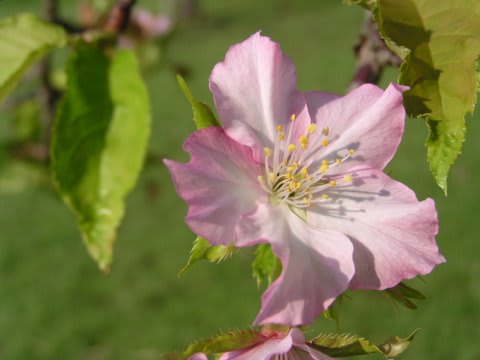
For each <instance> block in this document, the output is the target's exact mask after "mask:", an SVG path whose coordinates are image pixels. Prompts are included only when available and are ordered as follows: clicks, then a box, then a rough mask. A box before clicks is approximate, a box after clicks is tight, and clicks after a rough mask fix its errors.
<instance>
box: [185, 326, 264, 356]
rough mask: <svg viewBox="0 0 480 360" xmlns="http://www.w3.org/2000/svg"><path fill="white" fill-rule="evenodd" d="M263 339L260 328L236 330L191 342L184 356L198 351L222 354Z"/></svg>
mask: <svg viewBox="0 0 480 360" xmlns="http://www.w3.org/2000/svg"><path fill="white" fill-rule="evenodd" d="M261 341H263V338H262V336H261V334H260V332H259V331H258V330H254V329H248V330H234V331H229V332H226V333H224V334H220V335H217V336H213V337H210V338H207V339H203V340H199V341H197V342H195V343H193V344H191V345H190V346H189V347H188V348H187V350H185V352H184V356H185V358H188V357H189V356H191V355H193V354H195V353H197V352H201V353H204V354H220V353H224V352H227V351H233V350H238V349H243V348H247V347H250V346H253V345H255V344H258V343H260V342H261Z"/></svg>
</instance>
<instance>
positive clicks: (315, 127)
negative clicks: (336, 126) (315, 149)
mask: <svg viewBox="0 0 480 360" xmlns="http://www.w3.org/2000/svg"><path fill="white" fill-rule="evenodd" d="M316 129H317V124H310V125H308V127H307V131H308V133H309V134H313V133H314V132H315V130H316Z"/></svg>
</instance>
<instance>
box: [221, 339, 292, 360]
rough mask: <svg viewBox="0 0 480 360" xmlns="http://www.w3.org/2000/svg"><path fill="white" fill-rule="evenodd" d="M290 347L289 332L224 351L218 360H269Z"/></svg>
mask: <svg viewBox="0 0 480 360" xmlns="http://www.w3.org/2000/svg"><path fill="white" fill-rule="evenodd" d="M291 348H292V337H291V335H290V333H289V334H287V336H285V337H284V338H281V339H269V340H267V341H265V342H263V343H261V344H259V345H256V346H253V347H250V348H247V349H241V350H237V351H231V352H228V353H225V354H223V355H222V357H221V358H220V360H270V359H271V358H272V356H274V355H280V354H285V353H286V352H288V351H289V350H290V349H291Z"/></svg>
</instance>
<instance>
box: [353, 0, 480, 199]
mask: <svg viewBox="0 0 480 360" xmlns="http://www.w3.org/2000/svg"><path fill="white" fill-rule="evenodd" d="M350 3H357V4H360V5H362V6H365V7H367V8H370V9H371V10H372V11H373V14H374V18H375V20H376V22H377V24H378V26H379V29H380V32H381V34H382V37H383V38H384V39H385V40H386V42H387V44H388V45H389V46H390V47H391V48H392V50H393V51H395V52H396V53H397V54H398V55H399V56H401V57H402V58H403V59H404V63H403V64H402V66H401V68H400V77H399V82H400V83H402V84H405V85H408V86H410V88H411V89H410V90H409V91H407V92H406V93H405V94H404V100H405V106H406V109H407V112H408V113H409V115H411V116H415V117H421V118H424V119H426V120H427V124H428V128H429V131H430V132H429V136H428V139H427V148H428V151H427V158H428V161H429V165H430V170H431V171H432V173H433V175H434V177H435V180H436V181H437V184H438V185H439V186H440V187H441V188H442V189H443V190H444V191H445V193H446V192H447V175H448V171H449V169H450V167H451V165H452V164H453V163H454V161H455V159H456V158H457V156H458V154H459V153H460V152H461V149H462V144H463V141H464V139H465V115H466V114H468V113H472V112H473V109H474V106H475V103H476V93H477V90H478V75H477V73H476V63H477V60H478V58H479V57H480V1H478V0H462V1H457V0H376V1H374V0H350Z"/></svg>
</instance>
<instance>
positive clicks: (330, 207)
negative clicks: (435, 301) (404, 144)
mask: <svg viewBox="0 0 480 360" xmlns="http://www.w3.org/2000/svg"><path fill="white" fill-rule="evenodd" d="M351 174H352V177H353V182H352V183H351V184H350V185H347V184H345V183H344V185H340V186H336V187H334V188H331V189H329V191H328V192H327V194H328V195H329V196H330V199H331V201H330V202H325V203H322V204H321V205H318V206H316V207H314V208H312V209H309V211H308V213H307V221H308V222H309V223H312V224H314V225H315V226H321V227H325V228H328V229H332V230H337V231H342V232H344V233H345V234H346V235H348V236H349V237H350V239H351V240H352V242H353V246H354V254H353V260H354V262H355V276H354V277H353V279H352V281H351V283H350V286H349V287H350V288H353V289H378V290H379V289H385V288H390V287H393V286H395V285H396V284H398V283H399V282H400V281H402V280H404V279H410V278H413V277H415V276H417V275H424V274H427V273H429V272H431V271H432V269H433V268H434V267H435V266H436V265H437V264H440V263H442V262H444V261H445V259H444V257H443V256H442V255H441V254H440V253H439V251H438V247H437V244H436V243H435V235H436V234H437V231H438V221H437V212H436V210H435V204H434V202H433V200H432V199H427V200H425V201H422V202H419V201H418V200H417V198H416V197H415V194H414V192H413V191H412V190H410V189H409V188H408V187H407V186H405V185H403V184H401V183H399V182H397V181H395V180H392V179H391V178H389V177H388V176H387V175H385V174H384V173H383V172H381V171H379V170H376V169H372V168H369V167H357V168H354V169H351ZM338 183H340V181H338Z"/></svg>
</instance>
